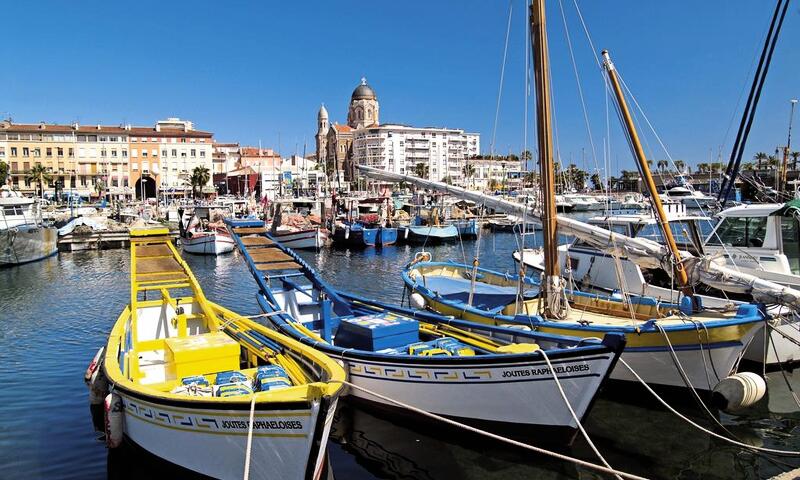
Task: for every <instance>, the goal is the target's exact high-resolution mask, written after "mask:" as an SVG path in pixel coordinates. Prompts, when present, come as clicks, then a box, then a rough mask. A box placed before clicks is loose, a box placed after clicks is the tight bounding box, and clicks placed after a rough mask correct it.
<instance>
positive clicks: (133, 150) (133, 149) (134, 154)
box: [131, 148, 139, 157]
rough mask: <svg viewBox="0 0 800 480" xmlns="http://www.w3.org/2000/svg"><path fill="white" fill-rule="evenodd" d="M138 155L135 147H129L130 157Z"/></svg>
mask: <svg viewBox="0 0 800 480" xmlns="http://www.w3.org/2000/svg"><path fill="white" fill-rule="evenodd" d="M138 156H139V150H137V149H135V148H132V149H131V157H138Z"/></svg>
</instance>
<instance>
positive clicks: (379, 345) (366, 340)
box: [334, 313, 419, 352]
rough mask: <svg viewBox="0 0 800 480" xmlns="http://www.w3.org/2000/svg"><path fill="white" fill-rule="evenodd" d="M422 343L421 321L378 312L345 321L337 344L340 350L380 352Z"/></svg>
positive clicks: (340, 326)
mask: <svg viewBox="0 0 800 480" xmlns="http://www.w3.org/2000/svg"><path fill="white" fill-rule="evenodd" d="M414 342H419V322H417V321H416V320H414V319H411V318H406V317H399V316H397V315H392V314H387V313H379V314H375V315H367V316H362V317H353V318H342V321H341V323H340V324H339V329H338V330H337V332H336V338H335V339H334V343H335V344H336V345H337V346H339V347H344V348H357V349H359V350H369V351H373V352H374V351H378V350H383V349H386V348H396V347H401V346H404V345H408V344H409V343H414Z"/></svg>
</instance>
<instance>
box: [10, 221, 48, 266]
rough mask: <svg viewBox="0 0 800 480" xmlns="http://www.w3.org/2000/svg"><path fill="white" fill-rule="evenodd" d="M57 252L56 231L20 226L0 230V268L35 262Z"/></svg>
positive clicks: (32, 226) (33, 226)
mask: <svg viewBox="0 0 800 480" xmlns="http://www.w3.org/2000/svg"><path fill="white" fill-rule="evenodd" d="M57 252H58V230H56V229H55V228H46V227H38V226H35V225H20V226H17V227H12V228H10V229H8V230H0V267H2V266H12V265H20V264H23V263H28V262H35V261H36V260H41V259H43V258H46V257H49V256H51V255H55V254H56V253H57Z"/></svg>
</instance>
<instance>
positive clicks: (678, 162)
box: [675, 160, 686, 173]
mask: <svg viewBox="0 0 800 480" xmlns="http://www.w3.org/2000/svg"><path fill="white" fill-rule="evenodd" d="M685 166H686V162H684V161H683V160H675V168H677V169H678V173H682V172H683V167H685Z"/></svg>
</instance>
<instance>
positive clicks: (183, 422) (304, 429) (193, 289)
mask: <svg viewBox="0 0 800 480" xmlns="http://www.w3.org/2000/svg"><path fill="white" fill-rule="evenodd" d="M187 292H188V295H187ZM148 293H149V295H148ZM173 294H175V296H173ZM96 358H101V359H102V362H93V364H92V366H90V370H89V372H87V380H88V381H89V383H90V388H91V392H92V394H93V396H94V397H95V398H96V397H98V393H99V392H102V393H101V394H100V395H99V397H100V398H101V399H103V398H104V401H105V404H106V412H107V413H106V438H107V443H108V444H109V446H111V447H115V446H118V445H119V443H120V442H121V441H122V439H123V437H124V438H127V439H129V440H130V441H132V442H134V443H135V444H137V445H139V446H141V447H142V448H144V449H145V450H147V451H149V452H150V453H152V454H154V455H156V456H158V457H161V458H163V459H164V460H167V461H169V462H171V463H174V464H177V465H180V466H182V467H184V468H187V469H189V470H192V471H195V472H198V473H202V474H204V475H208V476H211V477H216V478H242V477H243V476H244V477H245V478H248V477H249V478H264V479H266V478H307V479H314V478H319V474H320V472H321V468H322V465H323V459H324V457H325V444H326V441H327V436H328V432H329V429H330V426H331V423H332V419H333V412H334V410H335V407H336V402H337V399H338V396H339V393H340V392H341V388H342V385H341V383H339V382H341V381H342V380H344V371H343V370H342V368H341V367H340V366H339V365H338V364H337V363H336V362H335V361H333V360H331V359H330V358H328V357H326V356H325V355H323V354H320V353H319V352H317V351H315V350H313V349H311V348H309V347H307V346H305V345H303V344H301V343H300V342H297V341H296V340H293V339H291V338H288V337H286V336H284V335H281V334H279V333H276V332H275V331H273V330H270V329H268V328H266V327H264V326H262V325H260V324H259V323H257V322H255V321H253V320H250V319H248V318H245V317H242V316H239V315H237V314H236V313H234V312H232V311H230V310H228V309H226V308H223V307H221V306H219V305H216V304H214V303H212V302H210V301H209V300H208V299H206V298H205V296H204V294H203V292H202V290H201V289H200V286H199V284H198V283H197V281H196V279H195V278H194V276H193V274H192V272H191V271H190V270H189V267H188V266H187V265H186V264H185V263H184V261H183V260H182V259H181V257H180V255H179V253H178V251H177V250H176V249H175V248H174V247H173V246H172V244H171V240H170V237H169V235H168V231H167V230H166V229H155V230H133V231H132V232H131V299H130V304H129V305H128V306H127V307H126V308H125V309H124V310H123V312H122V314H121V315H120V316H119V318H118V319H117V321H116V323H115V324H114V326H113V328H112V330H111V333H110V335H109V338H108V343H107V345H106V346H105V349H104V354H103V355H98V357H96ZM105 382H107V384H106V383H105ZM106 385H107V386H108V388H107V390H108V391H109V392H110V393H108V395H106V392H105V391H103V390H106V389H105V388H104V387H105V386H106ZM251 419H252V420H251Z"/></svg>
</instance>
